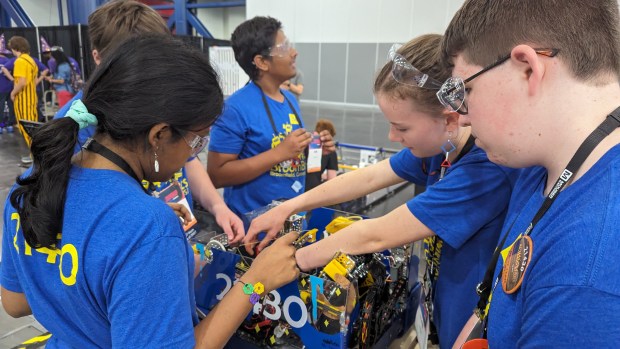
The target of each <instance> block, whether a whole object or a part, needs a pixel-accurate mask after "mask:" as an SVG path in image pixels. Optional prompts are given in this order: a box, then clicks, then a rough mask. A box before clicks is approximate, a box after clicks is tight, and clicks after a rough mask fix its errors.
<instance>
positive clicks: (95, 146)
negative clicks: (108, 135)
mask: <svg viewBox="0 0 620 349" xmlns="http://www.w3.org/2000/svg"><path fill="white" fill-rule="evenodd" d="M82 149H86V150H89V151H92V152H93V153H97V154H99V155H101V156H103V157H104V158H106V159H108V160H110V161H112V163H114V164H115V165H116V166H118V167H120V168H121V169H122V170H123V171H125V172H126V173H127V174H128V175H130V176H131V177H132V178H133V179H135V180H136V182H138V185H140V188H142V190H144V192H145V193H146V189H144V187H143V186H142V181H141V180H140V179H139V178H138V176H137V175H136V173H135V172H134V171H133V169H132V168H131V166H129V164H128V163H127V161H125V160H124V159H123V158H121V157H120V156H119V155H118V154H116V153H115V152H113V151H111V150H110V149H108V148H107V147H106V146H104V145H102V144H101V143H99V142H97V141H96V140H94V139H93V138H89V139H88V140H86V143H84V145H83V146H82ZM147 194H148V193H147Z"/></svg>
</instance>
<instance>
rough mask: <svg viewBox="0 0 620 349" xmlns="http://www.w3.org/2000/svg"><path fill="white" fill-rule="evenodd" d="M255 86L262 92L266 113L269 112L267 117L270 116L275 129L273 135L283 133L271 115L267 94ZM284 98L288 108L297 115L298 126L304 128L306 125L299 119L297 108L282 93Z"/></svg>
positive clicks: (272, 126)
mask: <svg viewBox="0 0 620 349" xmlns="http://www.w3.org/2000/svg"><path fill="white" fill-rule="evenodd" d="M255 85H256V87H258V89H259V90H260V95H261V97H262V98H263V105H264V106H265V111H266V112H267V116H269V122H270V123H271V128H273V135H274V136H276V135H279V134H280V133H282V132H280V131H278V128H277V127H276V123H275V121H273V115H272V114H271V109H269V104H267V97H265V92H263V89H262V88H260V86H258V85H257V84H255ZM281 93H282V92H281ZM282 96H284V100H285V101H286V103H288V107H289V108H291V111H292V112H293V115H295V120H297V124H299V127H304V125H303V124H302V123H301V119H299V116H297V111H295V108H293V104H291V101H289V100H288V98H286V95H285V94H284V93H282Z"/></svg>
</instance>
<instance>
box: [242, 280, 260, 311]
mask: <svg viewBox="0 0 620 349" xmlns="http://www.w3.org/2000/svg"><path fill="white" fill-rule="evenodd" d="M239 282H241V283H242V284H243V293H245V294H247V295H248V296H250V303H252V305H254V304H256V303H258V301H259V300H260V298H261V294H263V292H265V285H263V284H262V283H261V282H257V283H255V284H254V285H252V284H251V283H249V282H244V281H243V280H241V278H239Z"/></svg>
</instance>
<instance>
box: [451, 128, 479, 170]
mask: <svg viewBox="0 0 620 349" xmlns="http://www.w3.org/2000/svg"><path fill="white" fill-rule="evenodd" d="M475 143H476V138H474V136H472V135H469V138H467V142H465V145H464V146H463V149H461V152H460V153H459V155H458V156H457V157H456V159H454V161H453V162H452V163H453V164H456V162H457V161H459V160H461V158H463V156H465V154H467V153H469V151H470V150H471V148H473V147H474V144H475Z"/></svg>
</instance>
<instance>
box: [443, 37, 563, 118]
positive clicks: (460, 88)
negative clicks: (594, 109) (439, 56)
mask: <svg viewBox="0 0 620 349" xmlns="http://www.w3.org/2000/svg"><path fill="white" fill-rule="evenodd" d="M534 51H535V52H536V53H537V54H539V55H542V56H547V57H555V56H556V55H557V54H558V52H560V50H558V49H556V48H536V49H534ZM509 58H510V53H509V54H507V55H506V56H503V57H501V58H500V59H498V60H497V61H495V62H494V63H492V64H490V65H488V66H486V67H484V68H482V70H480V71H479V72H477V73H476V74H474V75H472V76H470V77H468V78H467V79H465V80H463V79H462V78H459V77H455V76H453V77H451V78H449V79H448V80H446V82H444V83H443V85H441V88H440V89H439V91H437V99H439V102H441V104H443V106H444V107H446V108H448V109H449V110H451V111H455V112H457V113H459V114H461V115H467V112H468V110H467V104H466V103H465V96H466V92H467V89H466V88H465V84H466V83H468V82H470V81H472V80H473V79H475V78H477V77H478V76H480V75H482V73H484V72H487V71H489V70H491V69H493V68H495V67H497V66H499V65H501V64H502V63H504V62H506V61H507V60H508V59H509Z"/></svg>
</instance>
